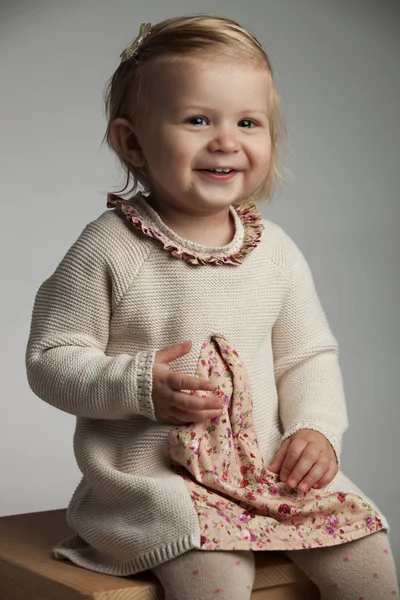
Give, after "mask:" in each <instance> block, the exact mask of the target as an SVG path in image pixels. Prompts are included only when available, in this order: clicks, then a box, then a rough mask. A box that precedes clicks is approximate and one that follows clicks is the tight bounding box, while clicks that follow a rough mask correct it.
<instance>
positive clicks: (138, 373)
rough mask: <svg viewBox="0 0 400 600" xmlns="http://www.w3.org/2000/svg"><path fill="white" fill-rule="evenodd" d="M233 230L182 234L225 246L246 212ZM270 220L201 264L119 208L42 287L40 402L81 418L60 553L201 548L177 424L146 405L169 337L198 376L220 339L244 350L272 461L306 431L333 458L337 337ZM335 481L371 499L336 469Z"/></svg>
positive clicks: (156, 223) (132, 568) (36, 346)
mask: <svg viewBox="0 0 400 600" xmlns="http://www.w3.org/2000/svg"><path fill="white" fill-rule="evenodd" d="M134 202H135V208H136V212H137V213H138V214H139V215H142V217H143V220H144V221H145V222H146V226H147V227H149V228H152V227H153V228H154V229H159V228H160V227H161V228H162V229H163V231H162V234H163V236H164V237H165V236H167V235H168V233H169V232H170V231H171V230H169V229H168V228H167V227H166V226H165V225H164V224H163V223H162V222H161V220H160V219H157V218H156V215H155V213H154V211H152V209H150V207H148V206H146V201H145V199H144V198H141V197H137V198H135V199H134ZM235 225H236V234H235V238H234V240H233V241H232V242H231V243H230V244H229V245H228V246H226V247H222V248H206V247H204V246H199V245H198V244H193V243H191V242H188V241H186V240H183V239H177V236H176V234H174V243H175V244H176V243H177V242H179V245H180V247H181V248H182V249H183V251H187V250H189V249H190V252H191V253H193V252H194V251H196V250H199V251H201V254H202V257H205V258H207V256H208V255H210V256H211V255H212V254H213V252H217V253H218V255H219V256H221V255H223V254H224V251H225V250H226V252H227V253H228V252H229V251H231V248H232V246H235V245H237V243H238V240H240V239H243V237H244V232H243V225H242V223H241V222H240V220H238V219H235ZM263 225H264V231H263V233H262V237H261V240H260V242H259V243H258V245H257V247H256V248H255V249H254V250H253V251H252V252H251V253H250V254H248V255H247V256H246V258H245V260H244V261H243V263H242V264H237V265H231V264H226V265H225V264H222V265H215V264H208V263H206V264H203V265H201V266H194V265H192V264H190V263H188V262H185V261H184V260H180V259H177V258H175V257H174V256H172V255H171V254H170V253H169V252H166V251H165V250H164V248H163V247H162V246H161V245H160V244H158V243H156V242H155V241H154V240H152V239H150V238H149V237H148V236H145V235H144V234H143V233H142V231H140V230H138V229H136V228H134V227H132V226H131V225H129V223H127V222H126V220H125V218H122V217H121V216H120V215H119V214H117V213H116V212H115V211H114V210H111V211H108V212H105V213H103V214H102V215H101V216H100V217H99V218H98V219H97V220H95V221H94V222H92V223H90V224H89V225H88V226H87V227H86V228H85V229H84V231H83V232H82V234H81V235H80V237H79V239H78V240H77V241H76V242H75V243H74V244H73V246H72V247H71V248H70V250H69V251H68V253H67V254H66V256H65V257H64V259H63V260H62V261H61V263H60V265H59V266H58V268H57V269H56V271H55V273H54V274H53V275H52V276H51V277H50V278H49V279H48V280H47V281H45V282H44V283H43V285H42V286H41V287H40V289H39V292H38V294H37V297H36V301H35V306H34V310H33V317H32V326H31V333H30V337H29V342H28V348H27V355H26V362H27V373H28V380H29V383H30V386H31V388H32V390H33V391H34V392H35V394H36V395H37V396H39V397H40V398H42V399H43V400H44V401H46V402H48V403H49V404H51V405H53V406H55V407H56V408H59V409H61V410H63V411H65V412H67V413H69V414H72V415H75V416H76V417H77V421H76V432H75V438H74V451H75V456H76V460H77V463H78V466H79V468H80V470H81V472H82V475H83V477H82V480H81V482H80V484H79V485H78V487H77V489H76V491H75V493H74V495H73V498H72V500H71V503H70V505H69V508H68V513H67V518H68V523H69V525H70V526H71V527H72V528H73V530H74V531H75V532H76V535H75V536H73V537H71V538H69V539H68V540H64V541H63V542H60V544H59V545H58V546H57V547H56V548H55V551H54V552H55V556H56V557H59V558H62V557H67V558H69V559H70V560H72V561H73V562H75V563H76V564H79V565H80V566H83V567H86V568H89V569H92V570H95V571H100V572H104V573H109V574H115V575H129V574H133V573H137V572H139V571H142V570H145V569H149V568H152V567H155V566H156V565H158V564H161V563H163V562H165V561H167V560H171V559H172V558H174V557H176V556H178V555H180V554H183V553H184V552H186V551H188V550H190V549H195V548H200V531H199V523H198V518H197V513H196V511H195V509H194V507H193V505H192V502H191V499H190V496H189V494H188V492H187V489H186V486H185V484H184V482H183V480H182V478H181V477H180V476H179V475H178V474H176V473H174V472H173V470H172V468H171V460H170V456H169V448H168V441H167V438H168V432H169V430H170V426H169V425H166V424H163V423H159V422H157V420H156V419H155V414H154V406H153V403H152V367H153V363H154V357H155V352H156V350H157V349H161V348H163V347H165V346H168V345H170V344H174V343H178V342H182V341H184V340H192V343H193V346H192V351H191V352H190V354H188V355H186V356H184V357H182V358H180V359H178V360H176V361H175V362H174V363H172V364H171V368H173V369H174V370H179V371H184V372H186V373H188V374H190V375H194V374H195V372H196V367H197V361H198V357H199V354H200V350H201V346H202V344H203V342H204V341H205V340H206V339H209V338H210V337H211V336H213V335H220V336H222V337H223V338H224V339H226V340H228V341H229V343H230V344H231V345H232V346H233V347H234V348H236V350H237V352H238V353H239V356H241V358H242V360H243V361H244V364H245V365H246V369H247V372H248V375H249V378H250V382H251V387H252V396H253V403H254V407H253V415H254V424H255V428H256V432H257V439H258V443H259V446H260V449H261V452H262V455H263V458H264V460H265V463H266V464H269V462H270V461H271V459H272V457H273V455H274V453H275V452H276V450H277V448H278V447H279V444H280V443H281V441H282V439H286V438H287V437H288V436H290V435H292V434H293V433H294V432H295V431H297V430H299V429H302V428H309V429H315V430H316V431H320V432H321V433H323V434H324V435H325V436H326V437H327V439H328V440H329V441H330V443H331V444H332V446H333V448H334V450H335V452H336V455H337V456H338V458H339V456H340V448H341V439H342V435H343V432H344V431H345V429H346V427H347V418H346V408H345V401H344V395H343V386H342V378H341V373H340V368H339V363H338V347H337V342H336V340H335V338H334V336H333V335H332V333H331V331H330V329H329V326H328V323H327V320H326V317H325V314H324V311H323V309H322V307H321V304H320V302H319V300H318V297H317V294H316V291H315V288H314V283H313V279H312V276H311V273H310V270H309V268H308V265H307V263H306V261H305V259H304V257H303V255H302V254H301V252H300V251H299V249H298V248H297V247H296V245H295V244H294V243H293V241H292V240H291V239H290V238H289V237H288V236H287V235H286V234H285V233H284V232H283V231H282V229H281V228H280V227H278V226H277V225H275V224H273V223H271V222H270V221H266V220H265V221H263ZM278 399H279V400H278ZM327 489H328V490H329V491H333V492H335V491H342V492H354V493H358V494H360V495H362V494H361V492H360V491H359V490H358V488H357V487H356V486H354V484H352V483H351V482H350V481H349V480H348V479H347V478H346V477H345V476H344V475H343V474H342V473H339V474H338V475H337V477H336V478H335V480H334V481H333V482H332V483H331V484H330V485H329V486H327ZM367 501H368V502H370V503H371V501H370V500H368V499H367ZM371 504H372V503H371ZM385 524H386V522H385Z"/></svg>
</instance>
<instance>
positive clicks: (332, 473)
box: [313, 462, 338, 489]
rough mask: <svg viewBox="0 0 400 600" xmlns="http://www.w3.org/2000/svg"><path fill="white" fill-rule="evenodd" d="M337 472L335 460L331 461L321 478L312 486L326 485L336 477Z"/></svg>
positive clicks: (320, 486)
mask: <svg viewBox="0 0 400 600" xmlns="http://www.w3.org/2000/svg"><path fill="white" fill-rule="evenodd" d="M337 472H338V466H337V463H336V462H331V464H330V466H329V468H328V470H327V471H326V472H325V473H324V474H323V476H322V477H321V479H320V480H319V481H317V482H316V483H315V484H314V486H313V487H314V488H317V489H319V488H322V487H324V485H328V483H330V482H331V481H333V479H334V478H335V477H336V475H337Z"/></svg>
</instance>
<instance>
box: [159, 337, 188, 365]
mask: <svg viewBox="0 0 400 600" xmlns="http://www.w3.org/2000/svg"><path fill="white" fill-rule="evenodd" d="M191 349H192V342H190V341H187V342H182V343H180V344H173V345H172V346H166V347H165V348H162V349H161V350H158V351H157V352H156V356H155V359H154V362H155V363H156V364H164V365H168V364H169V363H170V362H172V361H174V360H176V359H177V358H181V357H182V356H185V354H189V352H190V350H191Z"/></svg>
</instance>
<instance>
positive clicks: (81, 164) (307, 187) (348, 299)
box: [0, 0, 400, 564]
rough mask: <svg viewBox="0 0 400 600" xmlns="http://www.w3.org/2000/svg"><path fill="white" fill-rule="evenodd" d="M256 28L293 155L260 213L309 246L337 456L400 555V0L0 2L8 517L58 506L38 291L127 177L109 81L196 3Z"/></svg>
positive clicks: (61, 458) (67, 437) (62, 502)
mask: <svg viewBox="0 0 400 600" xmlns="http://www.w3.org/2000/svg"><path fill="white" fill-rule="evenodd" d="M198 11H201V12H211V13H214V14H216V13H217V14H218V13H219V14H223V15H226V16H229V17H231V18H234V19H236V20H238V21H240V22H241V23H242V24H243V25H244V26H247V27H248V28H250V29H251V30H252V31H253V32H254V33H255V34H256V35H257V36H258V37H259V39H260V40H261V42H262V43H263V44H264V45H265V47H266V49H267V51H268V52H269V54H270V56H271V59H272V62H273V65H274V67H275V70H276V73H277V77H276V79H277V84H278V87H279V91H280V94H281V96H282V99H283V106H284V110H285V114H286V120H287V126H288V131H289V138H290V147H289V151H288V153H287V156H286V164H287V166H288V168H289V169H290V171H291V176H290V178H289V179H288V180H287V184H286V186H285V187H283V188H281V189H280V191H279V193H278V194H277V195H276V197H275V199H274V202H273V203H272V204H270V205H264V206H263V207H262V212H263V214H264V216H266V217H269V218H271V219H272V220H275V221H277V222H278V223H280V224H281V225H282V226H283V227H284V228H285V229H286V230H287V231H288V233H289V234H290V235H292V236H293V237H294V238H295V240H296V241H297V243H298V244H299V245H300V247H301V248H302V250H303V251H304V253H305V254H306V256H307V258H308V260H309V262H310V264H311V267H312V269H313V272H314V277H315V280H316V284H317V287H318V290H319V292H320V296H321V298H322V301H323V304H324V306H325V308H326V311H327V313H328V316H329V319H330V322H331V325H332V328H333V330H334V332H335V334H336V336H337V337H338V339H339V342H340V344H341V363H342V368H343V374H344V381H345V387H346V392H347V400H348V408H349V416H350V423H351V427H350V432H349V433H348V434H347V435H346V437H345V442H344V451H343V468H344V470H345V472H346V473H347V474H348V475H349V476H350V477H351V478H352V479H354V480H355V481H356V483H357V484H358V485H359V486H360V487H361V488H362V489H363V490H364V491H365V492H366V493H367V494H368V495H370V496H371V497H373V498H374V500H375V501H376V502H377V503H378V505H379V506H380V507H381V509H382V510H383V511H384V512H385V514H386V515H387V517H388V519H389V521H390V522H391V526H392V535H391V539H392V544H393V546H394V550H395V554H396V557H397V562H398V564H399V563H400V518H399V506H400V492H399V468H398V461H399V443H398V439H399V435H400V430H399V389H400V362H399V358H400V356H399V355H400V341H399V340H400V317H399V307H400V270H399V267H398V262H399V258H400V241H399V236H398V234H397V229H398V227H399V225H400V218H399V217H400V204H399V189H400V176H399V172H400V164H399V162H400V161H399V150H400V135H399V133H400V132H399V123H400V119H399V117H400V100H399V98H400V84H399V64H400V63H399V58H400V57H399V54H400V52H399V50H400V44H399V39H400V36H399V31H400V14H399V3H398V2H394V1H392V2H390V1H389V0H379V1H378V0H376V1H375V2H372V1H366V0H364V1H356V0H319V1H318V0H279V1H278V0H246V2H244V1H243V0H202V1H201V2H199V0H197V1H195V0H184V1H183V0H167V1H163V2H161V0H157V1H156V0H141V1H137V0H136V1H135V0H113V1H112V2H111V1H106V0H96V1H94V0H82V1H79V2H78V1H72V0H69V1H68V2H61V0H60V1H59V2H58V1H53V2H50V1H48V0H47V1H46V0H35V1H30V2H23V1H20V0H14V1H13V2H11V0H10V2H8V3H7V2H4V0H3V2H2V3H1V4H0V71H1V79H0V81H1V84H0V85H1V94H0V105H1V110H0V152H1V161H0V170H1V232H0V243H1V254H0V257H1V258H0V261H1V282H2V286H1V287H2V292H1V295H0V302H1V305H0V306H1V310H0V316H1V340H2V343H1V345H0V353H1V355H0V368H1V404H0V411H1V414H0V417H1V418H0V428H1V435H0V473H1V478H0V515H8V514H17V513H23V512H31V511H40V510H47V509H54V508H60V507H64V506H66V505H67V503H68V500H69V498H70V496H71V494H72V492H73V490H74V488H75V485H76V484H77V482H78V479H79V472H78V469H77V467H76V465H75V462H74V458H73V453H72V435H73V429H74V418H73V417H71V416H69V415H66V414H63V413H61V412H59V411H57V410H55V409H54V408H52V407H49V406H47V405H46V404H45V403H44V402H41V401H39V400H38V399H36V398H35V396H34V395H33V393H32V392H31V391H30V390H29V388H28V385H27V383H26V378H25V370H24V352H25V344H26V340H27V335H28V330H29V323H30V314H31V308H32V303H33V299H34V294H35V292H36V290H37V288H38V286H39V284H40V283H41V281H42V280H43V279H45V278H46V277H47V276H48V275H49V274H50V273H51V272H52V271H53V269H54V268H55V267H56V265H57V263H58V262H59V260H60V259H61V257H62V256H63V254H64V253H65V252H66V250H67V248H68V247H69V246H70V244H71V243H72V242H73V241H74V240H75V238H76V237H77V236H78V235H79V233H80V231H81V230H82V229H83V227H84V225H85V224H86V222H87V221H89V220H91V219H94V218H95V217H96V216H97V215H98V214H99V213H100V212H101V211H103V209H104V206H105V205H104V201H105V196H104V192H106V191H109V190H112V189H115V188H114V186H116V185H117V184H118V183H119V181H120V178H119V171H118V169H117V167H116V163H115V161H114V159H113V157H112V156H111V155H110V153H109V152H108V151H107V150H106V148H101V146H100V142H101V138H102V135H103V129H104V117H103V113H102V102H101V92H102V90H103V87H104V84H105V82H106V79H107V78H108V77H109V76H110V75H111V73H112V72H113V70H114V68H115V67H116V66H117V64H118V56H119V53H120V52H121V50H122V49H123V47H124V46H125V45H126V44H127V43H128V42H129V41H131V39H133V38H134V37H136V35H137V33H138V29H139V25H140V22H141V21H158V20H161V19H163V18H165V17H169V16H174V15H179V14H188V13H194V12H198Z"/></svg>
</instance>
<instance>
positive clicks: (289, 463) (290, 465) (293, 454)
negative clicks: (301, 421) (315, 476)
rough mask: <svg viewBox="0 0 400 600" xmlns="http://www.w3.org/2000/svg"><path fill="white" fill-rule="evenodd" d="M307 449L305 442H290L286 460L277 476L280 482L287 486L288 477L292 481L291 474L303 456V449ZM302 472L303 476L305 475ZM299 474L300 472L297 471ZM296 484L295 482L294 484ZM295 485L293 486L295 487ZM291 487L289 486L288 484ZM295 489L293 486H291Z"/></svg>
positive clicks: (299, 440) (298, 440)
mask: <svg viewBox="0 0 400 600" xmlns="http://www.w3.org/2000/svg"><path fill="white" fill-rule="evenodd" d="M306 447H307V442H306V441H304V440H301V439H297V440H291V442H290V445H289V448H288V450H287V454H286V458H285V460H284V462H283V465H282V469H281V472H280V474H279V477H280V480H281V481H287V482H288V484H289V481H288V480H289V477H290V479H292V472H293V471H294V469H295V468H296V467H297V464H298V462H299V460H300V457H301V456H302V454H303V451H304V449H305V448H306ZM310 467H311V465H310V466H309V467H308V469H307V471H309V469H310ZM307 471H304V473H303V475H305V474H306V473H307ZM299 473H300V474H301V473H302V471H299ZM296 484H297V482H296ZM296 484H295V485H296ZM289 485H291V484H289ZM291 487H295V486H291Z"/></svg>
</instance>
